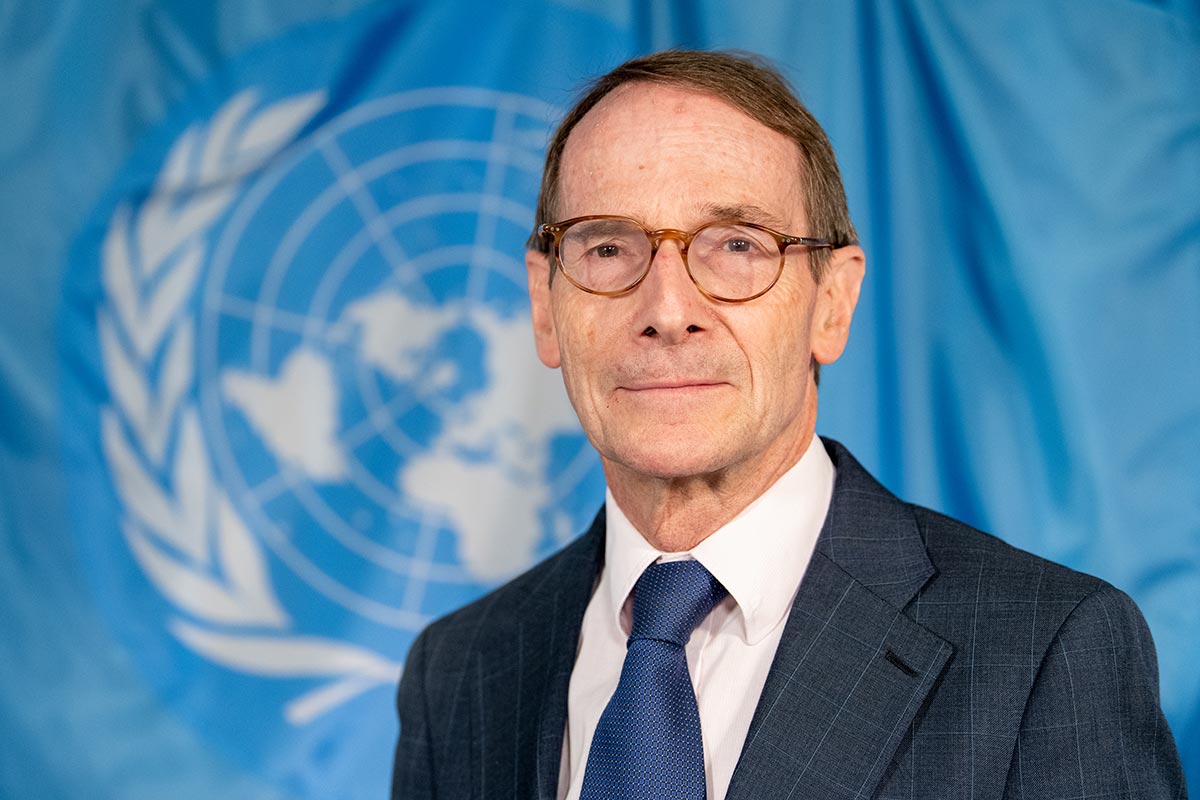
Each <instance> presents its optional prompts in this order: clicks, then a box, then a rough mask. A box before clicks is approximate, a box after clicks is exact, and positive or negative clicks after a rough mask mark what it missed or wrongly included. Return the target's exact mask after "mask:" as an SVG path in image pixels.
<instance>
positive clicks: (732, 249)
mask: <svg viewBox="0 0 1200 800" xmlns="http://www.w3.org/2000/svg"><path fill="white" fill-rule="evenodd" d="M753 249H754V244H753V243H752V242H751V241H750V240H749V239H741V238H735V239H727V240H725V251H726V252H728V253H749V252H750V251H751V250H753Z"/></svg>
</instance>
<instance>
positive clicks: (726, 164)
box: [527, 83, 862, 484]
mask: <svg viewBox="0 0 1200 800" xmlns="http://www.w3.org/2000/svg"><path fill="white" fill-rule="evenodd" d="M799 172H800V155H799V151H798V149H797V147H796V145H795V144H794V142H792V141H791V140H790V139H788V138H787V137H785V136H783V135H781V134H779V133H776V132H775V131H772V130H770V129H769V128H767V127H765V126H763V125H762V124H760V123H758V122H756V121H754V120H753V119H751V118H750V117H747V116H746V115H744V114H743V113H741V112H740V111H738V110H737V109H735V108H734V107H732V106H730V105H729V104H727V103H725V102H724V101H721V100H718V99H715V98H713V97H711V96H708V95H702V94H697V93H695V92H691V91H687V90H683V89H679V88H673V87H668V86H662V85H656V84H650V83H633V84H625V85H623V86H621V87H619V88H617V89H616V90H614V91H613V92H612V93H611V94H609V95H608V96H607V97H605V99H604V100H602V101H601V102H600V104H599V105H597V106H596V107H595V108H593V109H592V110H591V111H590V112H588V114H587V116H585V117H584V118H583V120H582V121H581V122H580V123H579V124H578V126H576V128H575V129H574V130H573V131H572V132H571V135H570V137H569V138H568V140H567V143H566V148H565V150H564V153H563V161H562V167H561V173H560V186H559V197H560V198H561V199H560V203H559V208H558V209H557V212H558V218H559V219H567V218H570V217H577V216H583V215H588V214H620V215H624V216H628V217H632V218H634V219H636V220H638V221H639V222H640V223H642V224H643V225H644V226H646V227H647V228H650V229H657V228H681V229H683V230H694V229H695V228H697V227H699V226H700V225H702V224H704V223H706V222H711V221H714V220H716V219H729V218H730V217H736V218H738V219H741V220H744V221H748V222H757V223H760V224H763V225H767V226H769V227H771V228H774V229H776V230H779V231H782V232H784V233H789V234H794V235H801V236H808V235H813V232H812V231H811V230H809V227H808V223H807V218H806V216H805V209H804V204H803V194H802V190H801V186H800V178H799ZM847 262H849V264H850V266H849V268H847V266H846V263H847ZM527 263H528V267H529V273H530V292H531V297H532V302H533V316H534V328H535V335H536V339H537V344H538V353H539V355H540V356H541V358H542V361H543V362H545V363H546V364H547V365H548V366H550V367H561V368H562V373H563V380H564V382H565V384H566V388H567V393H568V395H569V396H570V399H571V402H572V404H573V405H574V407H575V411H576V413H578V415H579V419H580V422H581V423H582V424H583V428H584V430H585V431H586V433H587V434H588V437H589V438H590V439H591V441H592V443H593V445H595V447H596V449H597V450H598V451H599V452H600V455H601V457H602V459H603V461H604V466H605V470H606V474H607V475H608V477H609V481H610V484H611V483H612V482H613V480H614V479H615V478H617V477H619V476H621V475H623V476H626V477H628V476H653V477H658V478H681V477H688V476H698V475H721V474H732V473H744V474H747V475H750V476H753V475H754V474H755V473H774V476H775V477H778V474H781V473H782V471H783V470H786V469H787V468H788V467H790V466H791V465H792V464H793V463H795V461H796V459H798V458H799V456H800V455H801V454H802V453H803V449H804V448H805V447H807V444H808V442H809V441H810V439H811V436H812V431H813V426H814V424H815V416H816V388H815V385H814V384H813V380H812V375H811V369H810V364H811V358H812V357H815V358H816V359H817V361H819V362H821V363H827V362H829V361H833V360H834V359H836V358H837V357H838V355H840V353H841V349H842V347H843V346H844V344H845V339H846V334H847V333H848V329H849V321H850V320H849V317H850V314H851V313H852V311H853V307H854V301H855V300H856V299H857V294H858V283H859V281H861V277H862V255H861V251H859V250H858V248H843V249H842V250H839V251H835V255H834V259H833V264H831V267H830V270H829V272H828V273H827V274H828V278H826V279H825V280H823V281H822V284H821V286H817V285H816V284H815V283H814V281H813V279H812V277H811V273H810V271H809V260H808V256H807V254H806V253H805V252H804V250H803V249H802V248H791V249H789V251H788V255H787V262H786V265H785V267H784V271H783V275H782V276H781V277H780V279H779V282H778V283H777V284H776V285H775V287H774V288H772V289H771V290H770V291H769V292H767V293H766V294H765V295H763V296H762V297H759V298H757V299H755V300H752V301H750V302H747V303H722V302H718V301H714V300H710V299H708V298H706V297H705V296H704V295H703V294H701V293H700V291H699V290H698V289H697V288H696V286H695V284H693V283H692V281H691V279H690V278H689V277H688V275H687V272H686V270H685V267H684V264H683V261H682V259H681V257H680V254H679V250H678V243H677V242H675V241H670V240H669V241H666V242H664V243H663V245H662V247H661V248H660V250H659V252H658V255H657V257H656V258H655V261H654V265H653V267H652V268H651V270H650V273H649V275H647V276H646V279H645V280H644V281H643V282H642V283H641V285H640V286H638V287H637V288H636V289H634V290H633V291H632V292H629V293H628V294H625V295H622V296H619V297H601V296H597V295H593V294H589V293H587V292H584V291H581V290H580V289H578V288H576V287H574V286H572V285H571V284H570V283H569V282H568V281H566V280H563V279H561V277H560V278H559V279H557V280H555V281H553V284H552V285H549V284H548V281H547V278H548V275H549V268H548V264H547V261H546V257H545V256H543V255H542V254H540V253H536V252H531V253H529V255H528V257H527ZM846 274H849V275H850V277H849V278H847V277H846ZM772 479H773V478H772Z"/></svg>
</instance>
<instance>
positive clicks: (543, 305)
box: [525, 250, 562, 369]
mask: <svg viewBox="0 0 1200 800" xmlns="http://www.w3.org/2000/svg"><path fill="white" fill-rule="evenodd" d="M525 270H526V271H527V272H528V273H529V308H530V311H531V312H532V314H533V341H534V344H535V345H537V354H538V358H540V359H541V360H542V363H543V364H545V365H546V366H547V367H550V368H551V369H557V368H558V366H559V364H561V363H562V358H561V356H560V355H559V352H558V334H557V332H556V331H555V330H554V314H553V313H552V312H551V309H550V259H549V256H547V255H546V254H545V253H539V252H538V251H537V250H526V251H525Z"/></svg>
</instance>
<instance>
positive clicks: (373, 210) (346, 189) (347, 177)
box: [317, 139, 433, 301]
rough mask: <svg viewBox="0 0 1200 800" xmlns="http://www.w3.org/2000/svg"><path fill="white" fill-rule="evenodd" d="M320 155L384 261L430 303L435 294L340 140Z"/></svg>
mask: <svg viewBox="0 0 1200 800" xmlns="http://www.w3.org/2000/svg"><path fill="white" fill-rule="evenodd" d="M317 152H319V153H320V154H321V157H322V158H324V159H325V163H326V164H328V165H329V168H330V169H331V170H332V171H333V174H334V176H335V177H336V178H337V181H336V185H337V186H338V187H339V188H341V189H342V190H343V193H344V195H345V197H346V198H347V199H348V200H350V202H351V203H353V205H354V209H355V210H356V211H357V212H358V215H359V217H360V218H361V219H362V221H363V224H364V229H365V230H366V231H367V232H369V233H370V235H371V239H372V240H373V242H374V244H375V247H376V249H378V250H379V252H380V253H382V254H383V257H384V260H385V261H387V263H388V266H390V267H391V268H392V271H393V273H396V274H398V275H400V276H401V277H402V278H403V279H404V280H403V283H404V285H405V286H410V287H414V288H416V289H417V290H418V291H420V292H422V294H423V295H424V297H423V298H422V299H424V300H426V301H430V300H433V296H432V293H431V292H430V291H429V289H428V287H427V286H426V285H425V283H424V281H421V280H419V279H418V276H417V275H416V274H414V273H413V268H412V265H411V264H410V259H409V256H408V254H407V253H405V252H404V248H402V247H401V246H400V243H399V242H397V241H396V237H395V235H394V234H393V232H392V229H391V227H390V226H388V224H387V223H386V222H384V220H383V216H384V215H383V211H382V210H381V209H380V208H379V204H378V203H376V202H375V198H374V197H372V196H371V193H370V192H369V191H368V190H367V185H366V183H365V181H364V180H363V177H362V176H361V175H360V174H359V173H358V170H357V169H356V168H355V167H354V165H353V164H351V163H350V159H349V158H347V156H346V153H345V151H344V150H342V148H340V147H339V146H338V145H337V140H336V139H327V140H325V141H323V142H321V143H320V144H319V145H317Z"/></svg>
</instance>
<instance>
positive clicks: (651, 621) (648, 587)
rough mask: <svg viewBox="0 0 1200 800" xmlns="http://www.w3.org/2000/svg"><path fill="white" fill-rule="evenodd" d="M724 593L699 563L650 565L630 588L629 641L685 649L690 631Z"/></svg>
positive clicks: (671, 562) (721, 587) (670, 562)
mask: <svg viewBox="0 0 1200 800" xmlns="http://www.w3.org/2000/svg"><path fill="white" fill-rule="evenodd" d="M726 594H727V592H726V591H725V587H724V586H722V585H721V583H720V582H719V581H718V580H717V579H716V578H714V577H713V576H712V574H711V573H710V572H709V571H708V570H706V569H705V568H704V565H703V564H701V563H700V562H699V561H691V560H689V561H666V562H660V563H658V564H651V565H650V566H648V567H646V571H645V572H643V573H642V576H641V577H640V578H638V582H637V585H636V586H634V588H633V631H632V632H631V633H630V634H629V640H630V641H633V640H634V639H657V640H659V641H663V642H670V643H672V644H676V645H679V646H680V647H684V646H685V645H687V643H688V639H690V638H692V631H694V630H695V629H696V626H697V625H699V624H700V621H701V620H703V619H704V618H705V617H707V616H708V614H709V612H710V611H712V610H713V608H715V607H716V605H717V603H719V602H721V600H722V599H724V597H725V595H726Z"/></svg>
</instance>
